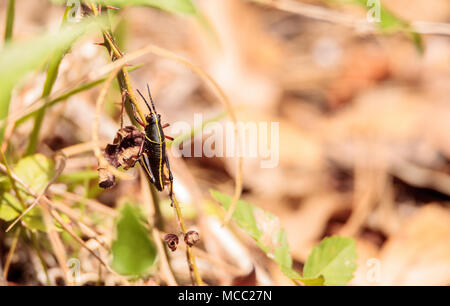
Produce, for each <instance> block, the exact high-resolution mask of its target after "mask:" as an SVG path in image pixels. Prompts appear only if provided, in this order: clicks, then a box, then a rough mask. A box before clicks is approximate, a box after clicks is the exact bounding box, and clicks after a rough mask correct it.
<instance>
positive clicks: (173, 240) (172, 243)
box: [164, 234, 178, 252]
mask: <svg viewBox="0 0 450 306" xmlns="http://www.w3.org/2000/svg"><path fill="white" fill-rule="evenodd" d="M164 241H165V242H166V243H167V246H168V247H169V249H170V250H171V251H172V252H175V250H176V249H177V247H178V236H177V235H175V234H167V235H166V236H164Z"/></svg>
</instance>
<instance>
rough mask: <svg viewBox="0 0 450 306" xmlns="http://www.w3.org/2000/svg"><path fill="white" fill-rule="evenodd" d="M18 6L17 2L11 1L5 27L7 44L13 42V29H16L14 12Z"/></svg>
mask: <svg viewBox="0 0 450 306" xmlns="http://www.w3.org/2000/svg"><path fill="white" fill-rule="evenodd" d="M15 6H16V0H9V2H8V10H7V12H6V25H5V42H7V41H9V40H11V38H12V33H13V28H14V11H15Z"/></svg>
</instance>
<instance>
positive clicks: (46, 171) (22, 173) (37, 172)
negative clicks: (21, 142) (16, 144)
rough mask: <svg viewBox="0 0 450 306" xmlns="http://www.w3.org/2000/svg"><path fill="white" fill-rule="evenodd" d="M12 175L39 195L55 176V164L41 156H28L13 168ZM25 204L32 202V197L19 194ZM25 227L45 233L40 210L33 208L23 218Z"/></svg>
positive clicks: (23, 193) (36, 207) (37, 207)
mask: <svg viewBox="0 0 450 306" xmlns="http://www.w3.org/2000/svg"><path fill="white" fill-rule="evenodd" d="M14 173H15V174H16V175H17V176H18V177H20V178H21V179H22V180H23V181H24V182H25V183H26V184H27V185H28V186H29V187H30V188H31V189H32V190H33V191H34V192H35V193H36V194H41V193H42V192H43V191H44V190H45V188H46V187H47V185H48V183H49V182H50V180H51V179H52V178H53V176H54V175H55V164H54V162H53V160H51V159H49V158H47V157H45V156H44V155H42V154H35V155H30V156H27V157H25V158H22V159H21V160H20V161H19V162H18V163H17V165H16V166H15V168H14ZM20 194H21V197H22V199H23V200H24V201H25V202H27V201H28V202H32V201H34V197H32V196H30V195H28V194H26V193H25V192H23V191H22V192H20ZM23 220H24V221H25V224H26V226H27V227H28V228H29V229H32V230H40V231H45V224H44V222H43V220H42V215H41V209H40V207H39V206H35V207H34V208H33V209H31V210H30V211H29V212H28V213H27V215H26V216H25V217H24V218H23Z"/></svg>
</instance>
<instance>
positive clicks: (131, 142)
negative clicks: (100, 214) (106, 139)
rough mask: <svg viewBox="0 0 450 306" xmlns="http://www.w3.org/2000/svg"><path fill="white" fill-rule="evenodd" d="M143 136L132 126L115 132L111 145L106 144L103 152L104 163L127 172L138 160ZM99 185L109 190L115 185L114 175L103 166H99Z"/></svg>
mask: <svg viewBox="0 0 450 306" xmlns="http://www.w3.org/2000/svg"><path fill="white" fill-rule="evenodd" d="M144 139H145V135H144V134H143V133H142V132H141V131H139V130H138V129H137V128H136V127H134V126H126V127H124V128H123V129H120V130H118V131H117V134H116V136H115V137H114V141H113V143H112V144H108V145H107V146H106V148H105V151H104V152H103V155H104V157H105V159H106V161H107V162H108V163H109V164H110V165H111V166H113V167H114V168H119V167H122V168H123V169H124V170H128V169H130V168H132V167H133V166H134V164H135V163H136V161H137V160H138V159H139V150H140V148H141V146H142V143H143V141H144ZM98 171H99V185H100V187H102V188H111V187H112V186H114V184H115V177H114V175H113V174H112V173H111V172H110V171H108V168H107V167H106V166H105V165H99V168H98Z"/></svg>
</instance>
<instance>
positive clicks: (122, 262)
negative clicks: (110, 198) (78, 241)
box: [112, 204, 157, 276]
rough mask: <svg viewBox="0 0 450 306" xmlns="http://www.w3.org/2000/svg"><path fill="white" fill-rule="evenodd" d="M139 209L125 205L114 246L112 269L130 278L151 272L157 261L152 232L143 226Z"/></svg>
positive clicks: (118, 223)
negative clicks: (151, 238) (151, 237)
mask: <svg viewBox="0 0 450 306" xmlns="http://www.w3.org/2000/svg"><path fill="white" fill-rule="evenodd" d="M143 219H144V218H143V216H142V214H141V212H140V211H139V209H137V208H136V207H133V206H131V205H130V204H127V205H125V207H124V208H123V209H122V211H121V215H120V217H119V220H118V222H117V238H116V240H115V241H114V243H113V245H112V254H113V262H112V267H113V269H114V270H116V271H117V272H118V273H120V274H122V275H128V276H142V275H144V274H146V273H148V272H149V270H150V268H152V266H153V265H154V263H155V260H156V255H157V252H156V247H155V244H154V243H153V241H152V240H150V238H149V237H150V231H149V230H148V229H147V228H146V227H145V226H144V225H143V223H142V220H143Z"/></svg>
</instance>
